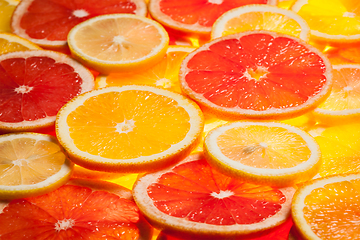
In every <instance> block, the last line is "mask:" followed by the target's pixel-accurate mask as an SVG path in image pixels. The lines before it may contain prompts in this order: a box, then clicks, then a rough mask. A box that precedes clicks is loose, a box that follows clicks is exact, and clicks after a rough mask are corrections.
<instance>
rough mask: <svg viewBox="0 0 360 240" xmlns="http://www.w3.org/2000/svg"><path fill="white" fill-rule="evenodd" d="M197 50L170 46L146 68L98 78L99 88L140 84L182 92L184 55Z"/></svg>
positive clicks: (97, 84) (188, 47)
mask: <svg viewBox="0 0 360 240" xmlns="http://www.w3.org/2000/svg"><path fill="white" fill-rule="evenodd" d="M193 50H195V48H194V47H190V46H175V45H173V46H169V47H168V49H167V52H166V55H165V56H164V57H163V59H161V60H160V62H159V63H157V64H156V65H154V66H153V67H150V68H148V69H145V70H144V71H134V72H126V73H111V74H109V75H100V76H98V77H97V78H96V81H95V86H96V87H97V88H102V87H110V86H123V85H128V84H140V85H150V86H157V87H161V88H164V89H168V90H172V91H174V92H178V93H182V92H181V89H180V83H179V70H180V65H181V62H182V60H183V59H184V57H185V56H186V55H187V54H188V53H189V52H191V51H193Z"/></svg>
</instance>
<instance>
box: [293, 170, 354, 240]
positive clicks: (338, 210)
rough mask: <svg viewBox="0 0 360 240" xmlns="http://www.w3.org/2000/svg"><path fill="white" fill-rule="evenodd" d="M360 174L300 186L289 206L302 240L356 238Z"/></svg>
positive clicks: (337, 176) (315, 181) (325, 179)
mask: <svg viewBox="0 0 360 240" xmlns="http://www.w3.org/2000/svg"><path fill="white" fill-rule="evenodd" d="M359 199H360V174H359V173H356V174H348V175H334V176H329V177H325V178H321V179H316V180H313V181H310V182H307V183H305V184H304V185H302V186H301V187H300V188H299V189H298V190H297V191H296V193H295V195H294V198H293V203H292V208H291V211H292V217H293V221H294V224H295V226H296V228H297V230H298V231H299V233H300V234H301V235H302V237H303V238H304V239H311V240H315V239H316V240H320V239H354V240H355V239H359V231H360V229H359V217H360V215H359V211H358V209H359V205H360V202H359Z"/></svg>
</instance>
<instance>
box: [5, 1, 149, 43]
mask: <svg viewBox="0 0 360 240" xmlns="http://www.w3.org/2000/svg"><path fill="white" fill-rule="evenodd" d="M111 13H129V14H135V15H141V16H146V14H147V7H146V3H145V1H144V0H110V1H101V2H99V1H97V0H88V1H71V2H69V1H65V0H59V1H52V0H22V1H21V2H20V4H18V5H17V7H16V9H15V11H14V13H13V16H12V19H11V28H12V31H13V33H15V34H17V35H19V36H21V37H23V38H26V39H29V40H30V41H32V42H34V43H36V44H38V45H40V46H43V47H46V48H52V49H57V48H63V47H65V46H66V41H67V35H68V33H69V31H70V29H72V28H73V27H74V26H75V25H77V24H79V23H81V22H83V21H85V20H87V19H89V18H92V17H95V16H98V15H103V14H111Z"/></svg>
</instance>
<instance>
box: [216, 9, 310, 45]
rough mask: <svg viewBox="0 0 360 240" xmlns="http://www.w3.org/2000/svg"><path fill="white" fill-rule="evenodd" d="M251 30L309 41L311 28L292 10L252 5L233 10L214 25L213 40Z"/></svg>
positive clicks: (223, 15)
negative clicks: (276, 33)
mask: <svg viewBox="0 0 360 240" xmlns="http://www.w3.org/2000/svg"><path fill="white" fill-rule="evenodd" d="M249 30H269V31H274V32H279V33H284V34H288V35H291V36H295V37H298V38H300V39H302V40H304V41H308V40H309V37H310V28H309V26H308V25H307V23H306V22H305V20H304V19H302V17H300V16H299V15H298V14H296V13H295V12H293V11H291V10H286V9H283V8H280V7H277V6H271V5H264V4H251V5H245V6H242V7H238V8H234V9H231V10H229V11H227V12H225V13H224V14H222V15H221V16H220V17H219V18H218V19H217V20H216V21H215V23H214V25H213V27H212V30H211V38H212V39H214V38H218V37H222V36H226V35H230V34H234V33H239V32H245V31H249Z"/></svg>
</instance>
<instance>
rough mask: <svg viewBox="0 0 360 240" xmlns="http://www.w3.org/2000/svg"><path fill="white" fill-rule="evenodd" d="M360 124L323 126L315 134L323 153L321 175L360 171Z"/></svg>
mask: <svg viewBox="0 0 360 240" xmlns="http://www.w3.org/2000/svg"><path fill="white" fill-rule="evenodd" d="M359 139H360V124H359V123H352V124H344V125H336V126H332V127H326V128H323V129H322V131H318V135H317V136H315V140H316V142H317V143H318V144H319V146H320V150H321V153H322V162H323V163H322V165H321V167H320V170H319V175H320V176H322V177H324V176H329V175H334V174H341V173H355V172H360V141H359Z"/></svg>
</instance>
